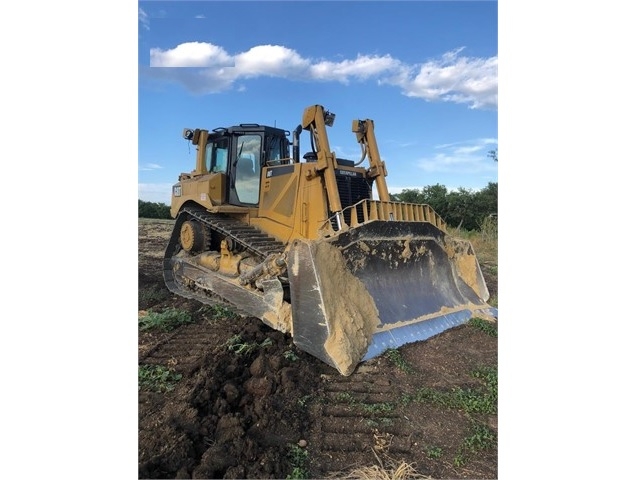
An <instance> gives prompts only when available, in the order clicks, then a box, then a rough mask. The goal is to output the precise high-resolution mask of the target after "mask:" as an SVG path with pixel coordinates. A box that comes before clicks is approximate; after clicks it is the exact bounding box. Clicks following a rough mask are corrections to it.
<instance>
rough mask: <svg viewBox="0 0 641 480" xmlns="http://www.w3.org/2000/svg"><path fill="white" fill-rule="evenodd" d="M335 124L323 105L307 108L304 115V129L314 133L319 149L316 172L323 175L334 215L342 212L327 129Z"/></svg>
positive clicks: (335, 166) (333, 156)
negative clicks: (326, 127)
mask: <svg viewBox="0 0 641 480" xmlns="http://www.w3.org/2000/svg"><path fill="white" fill-rule="evenodd" d="M333 123H334V114H332V113H330V112H329V111H326V110H325V109H324V108H323V107H322V106H321V105H313V106H311V107H307V108H306V109H305V112H304V113H303V122H302V127H303V128H304V129H305V130H309V131H310V132H311V133H312V135H313V136H314V143H315V144H316V148H317V149H318V152H317V157H318V160H317V166H316V168H315V171H316V173H317V174H319V175H323V179H324V180H325V187H326V188H327V196H328V198H329V208H330V210H331V211H332V213H335V212H340V211H341V210H342V206H341V199H340V196H339V194H338V185H337V184H336V173H335V172H334V170H335V169H336V168H338V164H337V163H336V155H334V152H331V151H330V149H329V139H328V138H327V130H326V129H325V125H327V126H329V127H331V126H332V125H333Z"/></svg>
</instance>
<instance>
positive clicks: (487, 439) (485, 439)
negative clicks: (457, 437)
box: [463, 423, 497, 453]
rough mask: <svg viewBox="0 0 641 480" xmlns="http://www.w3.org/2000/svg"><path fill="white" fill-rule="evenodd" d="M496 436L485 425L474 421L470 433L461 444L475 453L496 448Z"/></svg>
mask: <svg viewBox="0 0 641 480" xmlns="http://www.w3.org/2000/svg"><path fill="white" fill-rule="evenodd" d="M496 444H497V436H496V433H494V431H492V430H491V429H490V428H489V427H488V426H487V425H483V424H481V423H475V424H474V425H473V427H472V432H471V434H470V435H468V436H467V437H465V438H464V439H463V446H464V447H465V449H466V450H467V451H469V452H472V453H476V452H480V451H481V450H490V449H492V448H496Z"/></svg>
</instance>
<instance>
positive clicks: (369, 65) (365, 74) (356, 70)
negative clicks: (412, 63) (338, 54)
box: [310, 55, 400, 83]
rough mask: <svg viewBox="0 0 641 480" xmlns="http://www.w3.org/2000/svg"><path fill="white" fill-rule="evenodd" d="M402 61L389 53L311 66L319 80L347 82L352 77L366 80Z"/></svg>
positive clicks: (314, 75)
mask: <svg viewBox="0 0 641 480" xmlns="http://www.w3.org/2000/svg"><path fill="white" fill-rule="evenodd" d="M399 66H400V62H399V61H398V60H396V59H394V58H392V57H390V56H389V55H385V56H383V57H379V56H373V57H370V56H368V55H358V56H357V57H356V59H355V60H343V61H342V62H329V61H321V62H319V63H316V64H314V65H312V66H311V67H310V72H311V77H312V78H314V79H317V80H336V81H339V82H343V83H347V82H348V81H349V78H350V77H355V78H356V79H358V80H365V79H367V78H370V77H376V76H378V75H380V74H382V73H384V72H387V71H390V70H393V69H394V68H398V67H399Z"/></svg>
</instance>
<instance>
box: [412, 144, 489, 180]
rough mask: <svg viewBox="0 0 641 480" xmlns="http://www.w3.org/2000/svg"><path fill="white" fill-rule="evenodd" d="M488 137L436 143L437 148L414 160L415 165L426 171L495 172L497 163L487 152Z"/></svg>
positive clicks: (457, 172) (458, 172)
mask: <svg viewBox="0 0 641 480" xmlns="http://www.w3.org/2000/svg"><path fill="white" fill-rule="evenodd" d="M488 140H489V139H486V138H482V139H478V140H474V141H468V142H456V143H451V144H447V145H438V146H436V147H435V149H436V150H439V151H438V152H436V153H435V154H434V155H432V156H430V157H426V158H422V159H420V160H418V161H417V162H416V164H417V166H418V167H419V168H420V169H422V170H424V171H426V172H428V173H435V172H438V173H456V174H481V173H483V172H495V171H496V168H497V165H496V162H494V161H492V160H491V159H490V158H489V157H488V156H487V153H488V151H489V150H491V148H490V147H488V144H490V143H496V142H490V143H488Z"/></svg>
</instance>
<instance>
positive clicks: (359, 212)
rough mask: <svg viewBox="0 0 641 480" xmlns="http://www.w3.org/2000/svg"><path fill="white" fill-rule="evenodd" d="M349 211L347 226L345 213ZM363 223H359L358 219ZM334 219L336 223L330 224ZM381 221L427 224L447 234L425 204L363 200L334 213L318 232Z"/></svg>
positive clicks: (432, 211) (327, 232) (330, 232)
mask: <svg viewBox="0 0 641 480" xmlns="http://www.w3.org/2000/svg"><path fill="white" fill-rule="evenodd" d="M348 211H349V219H350V221H349V225H348V224H347V222H346V221H345V218H346V215H345V213H346V212H348ZM359 218H362V219H363V221H362V222H359V221H358V219H359ZM333 219H336V222H332V220H333ZM376 220H383V221H386V222H427V223H431V224H432V225H434V226H435V227H436V228H438V229H439V230H442V231H443V232H447V225H446V223H445V221H444V220H443V219H442V218H441V217H440V215H439V214H437V213H436V211H435V210H434V209H433V208H432V207H430V206H429V205H426V204H420V203H405V202H392V201H390V202H384V201H381V200H368V199H364V200H361V201H360V202H358V203H355V204H354V205H351V206H349V207H347V208H344V209H343V210H341V211H339V212H336V213H335V214H334V215H332V216H330V218H328V219H327V220H325V222H323V224H322V225H321V228H320V231H321V232H323V233H325V234H329V235H332V234H334V233H338V232H341V231H344V230H347V229H348V228H353V227H357V226H359V225H363V224H365V223H368V222H372V221H376Z"/></svg>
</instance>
